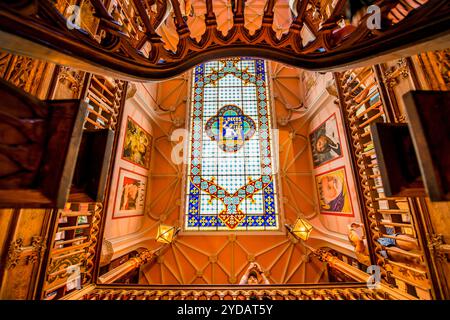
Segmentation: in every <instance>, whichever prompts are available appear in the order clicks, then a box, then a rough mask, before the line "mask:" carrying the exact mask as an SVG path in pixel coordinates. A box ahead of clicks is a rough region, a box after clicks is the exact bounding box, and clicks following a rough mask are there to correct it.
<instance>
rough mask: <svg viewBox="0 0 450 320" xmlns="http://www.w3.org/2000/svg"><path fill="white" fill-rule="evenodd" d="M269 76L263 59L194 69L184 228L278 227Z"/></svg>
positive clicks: (213, 62)
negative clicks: (268, 91) (273, 170)
mask: <svg viewBox="0 0 450 320" xmlns="http://www.w3.org/2000/svg"><path fill="white" fill-rule="evenodd" d="M266 79H267V76H266V66H265V62H264V60H261V59H253V58H232V59H223V60H219V61H212V62H208V63H205V64H201V65H198V66H197V67H196V68H195V71H194V74H193V87H192V92H193V95H192V103H191V120H190V121H191V124H190V130H191V140H190V146H189V148H190V153H191V158H190V162H189V166H188V168H189V169H188V183H187V189H186V195H187V197H186V199H187V205H186V213H185V229H186V230H197V231H202V230H203V231H211V230H244V231H245V230H262V231H264V230H277V229H278V228H279V225H278V223H279V218H278V214H279V212H278V209H277V204H276V191H275V180H274V175H273V172H272V163H273V159H272V154H271V115H270V105H269V102H268V98H267V88H268V84H267V80H266Z"/></svg>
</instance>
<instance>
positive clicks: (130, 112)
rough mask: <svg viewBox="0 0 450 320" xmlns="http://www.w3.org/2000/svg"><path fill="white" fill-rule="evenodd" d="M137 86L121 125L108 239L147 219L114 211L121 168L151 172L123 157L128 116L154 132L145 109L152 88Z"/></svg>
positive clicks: (140, 172)
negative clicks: (118, 213)
mask: <svg viewBox="0 0 450 320" xmlns="http://www.w3.org/2000/svg"><path fill="white" fill-rule="evenodd" d="M135 86H136V89H137V91H136V93H135V95H134V96H133V97H132V98H128V99H127V100H126V103H125V108H124V113H123V118H122V123H121V125H120V138H119V141H118V149H117V150H118V151H117V153H116V154H115V165H114V171H113V174H112V180H111V192H110V194H109V199H108V201H109V204H108V210H107V219H106V227H105V234H104V237H105V238H106V239H108V240H110V239H113V238H117V237H120V236H124V235H127V234H131V233H133V232H136V231H138V230H139V229H141V228H142V227H143V225H144V224H145V221H146V216H145V214H144V215H142V216H136V217H117V213H115V212H114V211H115V206H114V204H115V202H116V201H120V198H119V197H118V195H117V193H118V192H117V191H118V190H117V183H118V178H119V170H120V168H124V169H127V170H130V171H132V172H135V173H137V174H140V175H143V176H148V174H149V170H146V169H144V168H142V167H140V166H137V165H135V164H133V163H131V162H129V161H126V160H124V159H122V151H123V144H124V137H125V131H126V126H127V118H128V117H131V118H132V119H133V120H134V121H135V122H136V123H138V124H139V125H140V126H141V127H142V128H143V129H144V130H146V131H147V132H148V133H150V135H152V134H153V128H152V126H151V123H150V117H149V115H148V114H147V113H146V112H145V110H144V109H143V108H146V107H149V106H150V103H149V101H150V98H149V93H151V90H152V88H151V87H149V86H148V85H146V86H144V85H143V84H141V83H137V84H135ZM129 91H130V89H129ZM139 101H143V102H144V103H148V105H145V106H143V105H141V104H140V103H139ZM147 185H148V183H147ZM113 214H114V217H113Z"/></svg>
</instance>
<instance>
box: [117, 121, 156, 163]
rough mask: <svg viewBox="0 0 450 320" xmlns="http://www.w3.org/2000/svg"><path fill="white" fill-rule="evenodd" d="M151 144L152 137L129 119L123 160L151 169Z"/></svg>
mask: <svg viewBox="0 0 450 320" xmlns="http://www.w3.org/2000/svg"><path fill="white" fill-rule="evenodd" d="M151 143H152V136H151V135H150V134H149V133H148V132H147V131H145V130H144V129H143V128H142V127H141V126H140V125H139V124H137V123H136V121H134V120H133V119H132V118H131V117H128V118H127V127H126V130H125V138H124V142H123V150H122V159H123V160H125V161H128V162H131V163H132V164H135V165H137V166H140V167H142V168H144V169H147V170H148V169H149V168H150V152H151Z"/></svg>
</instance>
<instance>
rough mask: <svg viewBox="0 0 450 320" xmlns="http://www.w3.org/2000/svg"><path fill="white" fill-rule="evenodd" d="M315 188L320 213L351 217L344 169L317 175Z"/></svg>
mask: <svg viewBox="0 0 450 320" xmlns="http://www.w3.org/2000/svg"><path fill="white" fill-rule="evenodd" d="M316 186H317V192H318V196H319V201H320V212H321V213H325V214H336V215H344V216H353V212H352V207H351V203H350V196H349V194H348V188H347V180H346V175H345V168H344V167H341V168H338V169H335V170H332V171H329V172H326V173H323V174H319V175H317V176H316Z"/></svg>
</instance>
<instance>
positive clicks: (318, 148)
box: [309, 113, 342, 168]
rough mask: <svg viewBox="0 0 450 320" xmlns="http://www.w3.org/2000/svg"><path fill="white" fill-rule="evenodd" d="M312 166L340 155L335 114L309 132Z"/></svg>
mask: <svg viewBox="0 0 450 320" xmlns="http://www.w3.org/2000/svg"><path fill="white" fill-rule="evenodd" d="M309 141H310V143H311V151H312V157H313V165H314V168H317V167H320V166H321V165H323V164H325V163H328V162H330V161H333V160H335V159H338V158H340V157H342V147H341V140H340V136H339V130H338V126H337V121H336V114H335V113H334V114H333V115H331V116H330V117H329V118H328V119H327V120H325V121H324V122H323V123H322V124H320V125H319V126H318V127H317V128H316V129H314V130H313V131H312V132H311V133H310V134H309Z"/></svg>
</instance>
